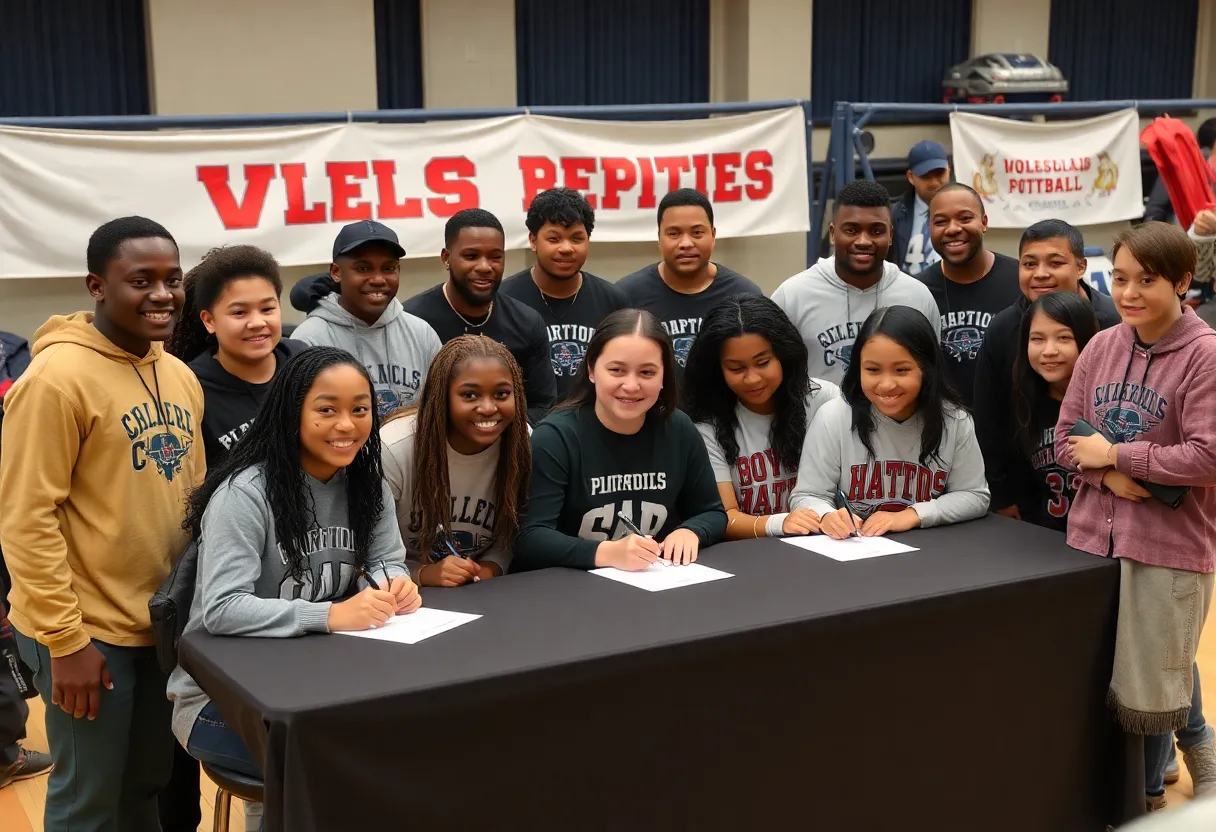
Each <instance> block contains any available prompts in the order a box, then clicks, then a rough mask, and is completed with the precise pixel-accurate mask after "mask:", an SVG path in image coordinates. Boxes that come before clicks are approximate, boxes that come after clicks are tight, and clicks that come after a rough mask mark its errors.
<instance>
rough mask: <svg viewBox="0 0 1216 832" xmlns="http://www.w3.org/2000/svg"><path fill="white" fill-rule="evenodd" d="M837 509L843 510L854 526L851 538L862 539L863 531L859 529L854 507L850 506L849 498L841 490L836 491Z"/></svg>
mask: <svg viewBox="0 0 1216 832" xmlns="http://www.w3.org/2000/svg"><path fill="white" fill-rule="evenodd" d="M836 503H837V506H836V507H837V508H842V509H844V510H845V512H846V513H847V514H848V515H849V522H850V523H852V524H853V531H852V533H851V534H850V535H849V537H861V530H860V529H858V528H857V518H855V517H854V516H853V506H851V505H849V498H848V497H846V496H845V494H844V492H843V491H841V490H840V489H839V488H837V489H836Z"/></svg>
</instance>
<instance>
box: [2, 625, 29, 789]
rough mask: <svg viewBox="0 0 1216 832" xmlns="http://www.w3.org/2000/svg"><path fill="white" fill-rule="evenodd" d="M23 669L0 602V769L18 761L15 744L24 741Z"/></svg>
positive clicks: (26, 708) (25, 680) (25, 681)
mask: <svg viewBox="0 0 1216 832" xmlns="http://www.w3.org/2000/svg"><path fill="white" fill-rule="evenodd" d="M24 670H25V668H24V667H23V666H22V664H21V657H20V656H19V655H18V654H17V643H16V642H15V641H14V640H13V635H12V631H11V629H10V628H9V623H8V614H7V610H6V609H5V606H4V604H3V602H0V768H4V767H5V766H8V765H11V764H12V763H15V762H17V755H18V754H20V753H21V751H20V748H19V747H18V746H17V743H18V742H19V741H21V740H23V739H25V720H26V718H27V717H28V716H29V715H30V709H29V706H27V705H26V704H25V700H26V698H28V694H29V693H30V692H31V691H32V686H31V685H30V683H29V681H28V677H27V676H25V675H24Z"/></svg>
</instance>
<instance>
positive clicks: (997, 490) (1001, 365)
mask: <svg viewBox="0 0 1216 832" xmlns="http://www.w3.org/2000/svg"><path fill="white" fill-rule="evenodd" d="M1018 257H1019V266H1018V283H1019V285H1020V287H1021V289H1022V297H1020V298H1018V300H1017V302H1016V303H1014V304H1013V305H1012V306H1010V307H1009V308H1008V309H1005V310H1004V311H1003V312H999V313H997V315H996V317H994V318H993V319H992V322H991V323H990V324H989V325H988V331H987V332H986V333H985V336H984V345H983V347H981V348H980V354H979V358H978V360H977V362H976V370H975V399H974V416H975V432H976V434H977V436H978V437H979V440H980V450H981V451H982V452H983V454H984V469H985V473H986V475H987V477H988V487H989V489H991V491H992V504H991V510H992V511H995V512H996V513H997V514H1002V515H1004V516H1006V517H1013V518H1020V517H1021V508H1024V507H1029V506H1031V505H1032V504H1033V502H1034V500H1035V495H1036V494H1037V492H1036V491H1035V489H1034V487H1033V483H1032V479H1031V472H1030V471H1029V470H1028V466H1027V463H1026V462H1025V461H1024V460H1023V459H1022V457H1021V456H1020V455H1019V454H1018V453H1017V452H1016V450H1015V448H1014V443H1013V435H1014V430H1013V412H1014V408H1013V396H1012V384H1013V361H1014V358H1015V356H1016V354H1017V348H1018V333H1019V330H1020V328H1021V325H1022V315H1023V313H1024V312H1025V311H1026V309H1027V307H1029V306H1030V303H1031V301H1033V300H1035V299H1036V298H1038V297H1040V296H1041V295H1046V294H1048V293H1050V292H1073V293H1080V294H1081V295H1082V296H1083V297H1085V298H1086V299H1088V300H1089V302H1090V303H1091V304H1092V305H1093V307H1094V315H1095V316H1096V317H1097V319H1098V327H1099V329H1106V328H1107V327H1110V326H1114V325H1115V324H1117V323H1119V312H1118V310H1116V309H1115V303H1114V301H1113V300H1111V299H1110V298H1109V297H1107V296H1106V295H1104V294H1102V293H1100V292H1095V291H1094V290H1093V289H1091V288H1090V287H1089V285H1088V284H1087V283H1086V282H1085V281H1084V280H1082V279H1081V278H1082V276H1083V275H1084V274H1085V268H1086V262H1085V240H1084V239H1083V238H1082V237H1081V232H1080V231H1078V230H1077V229H1076V228H1074V227H1072V226H1071V225H1069V224H1068V223H1066V222H1064V221H1063V220H1043V221H1042V222H1037V223H1035V224H1034V225H1032V226H1030V227H1029V228H1027V229H1026V231H1025V233H1023V234H1022V240H1021V242H1020V243H1019V245H1018Z"/></svg>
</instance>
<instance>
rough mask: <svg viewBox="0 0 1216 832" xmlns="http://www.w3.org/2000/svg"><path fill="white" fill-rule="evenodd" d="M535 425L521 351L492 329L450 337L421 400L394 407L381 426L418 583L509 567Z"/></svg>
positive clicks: (451, 582) (488, 574) (462, 580)
mask: <svg viewBox="0 0 1216 832" xmlns="http://www.w3.org/2000/svg"><path fill="white" fill-rule="evenodd" d="M528 434H529V428H528V406H527V402H526V401H525V399H524V381H523V373H522V371H521V370H520V367H519V364H518V363H516V361H515V358H514V356H512V355H511V352H510V351H509V350H508V349H507V348H506V347H504V346H503V345H502V344H500V343H499V342H497V341H495V340H494V339H492V338H487V337H485V336H483V335H461V336H460V337H458V338H454V339H453V340H451V341H449V342H448V343H447V344H445V345H444V347H443V349H441V350H440V351H439V354H438V355H436V356H435V359H434V361H432V362H431V367H430V370H429V371H428V373H427V380H426V384H425V385H424V386H423V389H422V398H421V402H420V404H419V406H418V407H417V408H411V409H409V410H405V411H398V413H396V414H394V415H393V416H391V417H390V418H389V420H388V421H387V422H386V423H385V425H384V428H383V429H382V430H381V434H380V436H381V443H382V445H383V465H384V476H385V479H387V480H388V483H389V487H390V490H391V491H392V495H393V499H394V500H395V501H396V504H397V521H398V525H399V526H400V527H401V533H402V537H403V538H404V539H405V546H406V551H407V553H408V558H409V568H410V573H411V574H412V575H413V578H414V580H415V581H416V582H417V583H418V584H420V585H423V586H460V585H462V584H467V583H470V582H473V581H480V580H483V579H485V578H493V577H497V576H499V575H501V574H503V573H504V572H506V571H507V568H508V566H509V565H510V562H511V550H512V547H513V546H514V543H515V537H516V535H517V534H518V533H519V521H520V514H521V511H522V508H523V504H524V502H525V500H526V499H527V495H528V478H529V475H530V473H531V471H532V445H531V442H530V440H529V438H528Z"/></svg>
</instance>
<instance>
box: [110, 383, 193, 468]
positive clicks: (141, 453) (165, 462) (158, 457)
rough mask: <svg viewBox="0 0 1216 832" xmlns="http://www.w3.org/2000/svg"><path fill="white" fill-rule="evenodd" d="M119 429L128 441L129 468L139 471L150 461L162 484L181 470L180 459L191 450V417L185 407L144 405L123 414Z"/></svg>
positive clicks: (165, 403) (167, 403)
mask: <svg viewBox="0 0 1216 832" xmlns="http://www.w3.org/2000/svg"><path fill="white" fill-rule="evenodd" d="M121 422H122V427H123V430H124V431H126V434H127V438H128V439H129V440H131V467H132V468H134V469H135V470H136V471H142V470H144V469H145V468H147V467H148V463H149V462H151V463H152V464H153V465H154V466H155V470H156V472H157V473H159V474H160V475H161V476H162V477H164V478H165V482H173V478H174V477H176V476H177V475H178V473H180V472H181V470H182V460H184V459H185V458H186V456H187V455H188V454H189V453H190V449H191V448H193V447H194V416H193V415H192V414H191V413H190V411H189V410H187V409H186V408H184V407H181V406H179V405H176V404H173V403H172V402H161V409H160V411H159V412H158V411H157V408H156V404H155V403H154V402H144V403H142V404H138V405H136V406H135V407H133V408H131V409H130V410H128V411H127V412H126V413H124V414H123V415H122V419H121Z"/></svg>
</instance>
